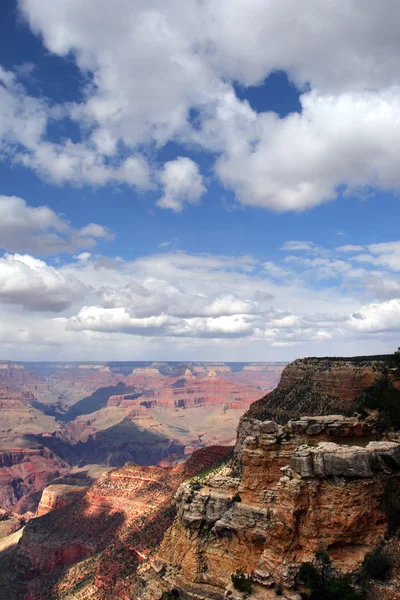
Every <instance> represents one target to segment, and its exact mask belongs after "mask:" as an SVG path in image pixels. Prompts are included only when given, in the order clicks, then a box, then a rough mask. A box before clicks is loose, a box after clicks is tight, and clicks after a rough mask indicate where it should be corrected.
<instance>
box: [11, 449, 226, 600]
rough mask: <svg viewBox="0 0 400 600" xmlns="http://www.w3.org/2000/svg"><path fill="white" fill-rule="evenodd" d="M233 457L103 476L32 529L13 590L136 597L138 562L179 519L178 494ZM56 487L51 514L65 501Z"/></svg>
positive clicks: (222, 454)
mask: <svg viewBox="0 0 400 600" xmlns="http://www.w3.org/2000/svg"><path fill="white" fill-rule="evenodd" d="M231 451H232V449H231V448H223V447H213V448H207V449H203V450H199V451H197V452H196V453H195V454H193V456H191V457H190V458H189V459H188V461H187V462H186V463H184V464H181V465H178V466H175V467H169V468H161V467H141V466H139V465H135V464H127V465H126V466H125V467H123V468H120V469H113V470H111V471H109V472H108V473H106V474H104V475H103V476H102V477H100V479H99V480H98V481H97V482H96V483H95V484H94V485H93V486H91V487H90V488H89V489H88V491H87V492H86V493H85V494H84V495H83V496H81V497H79V498H77V499H75V500H73V501H72V502H69V503H68V504H67V505H65V506H63V507H60V508H58V509H57V510H52V511H51V512H47V513H46V514H44V515H43V516H40V517H39V518H36V519H33V520H32V521H30V522H29V523H28V524H27V526H26V527H25V529H24V533H23V536H22V539H21V541H20V544H19V547H18V551H17V553H16V556H15V558H14V563H13V574H10V577H11V580H9V581H8V586H9V587H10V589H14V588H15V587H18V586H21V585H22V584H24V585H25V594H27V597H29V598H30V599H31V600H39V599H40V600H48V598H59V599H60V600H61V599H63V598H71V597H73V595H72V594H73V590H75V588H76V587H78V588H79V589H80V590H84V592H83V591H82V593H84V595H83V596H82V597H85V598H92V597H93V598H96V600H101V599H107V600H111V598H133V597H134V596H132V595H131V594H132V589H133V582H134V580H135V572H136V568H137V566H138V564H139V563H140V562H141V561H143V559H144V558H145V557H146V556H148V555H149V554H150V552H152V551H153V550H154V549H155V548H156V547H157V546H158V545H159V543H160V542H161V539H162V536H163V534H164V532H165V531H166V529H167V528H168V527H169V526H170V525H171V523H172V521H173V519H174V516H175V509H174V506H173V504H172V499H173V496H174V494H175V492H176V490H177V488H178V487H179V485H180V484H181V483H182V482H183V481H184V480H186V479H187V478H190V477H193V476H196V475H197V474H198V473H199V472H201V471H202V470H204V469H208V468H210V467H212V466H213V465H214V464H215V463H216V462H217V463H218V462H219V461H221V460H223V459H225V458H226V457H227V455H228V454H229V453H231ZM64 487H65V488H66V487H68V486H64ZM54 488H59V486H50V488H49V489H48V490H47V492H46V491H45V493H44V499H43V507H44V508H45V509H47V508H49V507H50V505H52V506H53V507H54V504H55V503H57V502H59V500H60V496H59V493H58V490H57V491H56V490H55V489H54ZM53 492H54V493H55V496H54V495H53ZM67 496H68V494H67ZM62 498H63V500H64V496H62ZM70 499H71V498H70V497H69V498H68V501H69V500H70ZM75 563H79V564H77V565H76V566H74V565H75ZM64 567H65V569H64ZM12 576H13V577H14V580H12ZM0 583H1V577H0ZM85 594H86V595H85ZM23 597H24V596H22V598H23Z"/></svg>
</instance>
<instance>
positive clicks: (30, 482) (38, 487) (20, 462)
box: [0, 448, 70, 514]
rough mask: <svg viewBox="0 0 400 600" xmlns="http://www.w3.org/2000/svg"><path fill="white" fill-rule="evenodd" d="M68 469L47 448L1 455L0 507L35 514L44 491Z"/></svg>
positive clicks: (19, 449) (10, 451)
mask: <svg viewBox="0 0 400 600" xmlns="http://www.w3.org/2000/svg"><path fill="white" fill-rule="evenodd" d="M69 468H70V466H69V465H68V464H67V463H66V462H65V461H63V460H61V459H60V458H59V457H58V456H56V455H55V454H54V453H53V452H51V451H50V450H48V449H47V448H37V449H29V448H28V449H24V448H15V449H12V450H5V451H2V452H0V508H3V509H7V510H11V509H13V510H14V511H15V512H18V513H20V514H22V513H24V512H26V511H27V510H29V511H32V512H35V510H36V508H37V505H38V501H39V499H40V493H41V491H42V490H43V488H45V487H46V486H47V485H48V484H49V483H50V481H52V480H53V479H55V478H56V477H59V476H60V475H62V474H64V473H66V472H67V471H68V470H69Z"/></svg>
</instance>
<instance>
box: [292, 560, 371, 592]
mask: <svg viewBox="0 0 400 600" xmlns="http://www.w3.org/2000/svg"><path fill="white" fill-rule="evenodd" d="M299 581H300V583H301V584H302V585H303V586H304V587H305V588H307V591H306V592H303V593H302V594H301V597H302V598H303V600H339V598H340V600H362V597H361V596H360V595H359V594H358V593H357V592H356V591H355V589H354V588H353V586H352V585H351V581H350V579H349V578H348V577H339V576H337V575H336V574H335V573H334V570H333V568H332V563H331V559H330V556H329V554H328V553H327V552H317V554H316V555H315V561H314V562H304V563H303V564H302V565H301V567H300V571H299Z"/></svg>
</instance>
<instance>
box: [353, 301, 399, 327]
mask: <svg viewBox="0 0 400 600" xmlns="http://www.w3.org/2000/svg"><path fill="white" fill-rule="evenodd" d="M349 326H350V327H351V329H353V330H355V331H358V332H365V333H375V332H382V331H391V332H392V331H399V329H400V298H393V299H392V300H388V301H387V302H381V303H379V304H367V305H366V306H363V307H362V308H360V310H359V311H357V312H356V313H353V315H352V316H351V319H350V322H349Z"/></svg>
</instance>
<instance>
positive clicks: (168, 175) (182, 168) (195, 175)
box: [157, 156, 206, 212]
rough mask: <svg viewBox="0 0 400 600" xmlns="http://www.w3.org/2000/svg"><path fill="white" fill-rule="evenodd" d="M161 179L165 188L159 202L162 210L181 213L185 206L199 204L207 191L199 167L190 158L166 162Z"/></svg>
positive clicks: (180, 157) (179, 158)
mask: <svg viewBox="0 0 400 600" xmlns="http://www.w3.org/2000/svg"><path fill="white" fill-rule="evenodd" d="M159 177H160V181H161V183H162V185H163V188H164V195H163V196H162V198H160V200H158V202H157V204H158V206H160V208H170V209H171V210H173V211H174V212H181V211H182V209H183V207H184V206H185V204H198V203H199V202H200V200H201V197H202V195H203V194H204V193H205V191H206V188H205V187H204V185H203V177H202V176H201V173H200V170H199V165H198V164H197V163H195V162H194V161H193V160H191V159H190V158H186V157H182V156H179V157H178V158H177V159H176V160H171V161H169V162H166V163H165V165H164V168H163V171H162V172H161V173H160V176H159Z"/></svg>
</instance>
